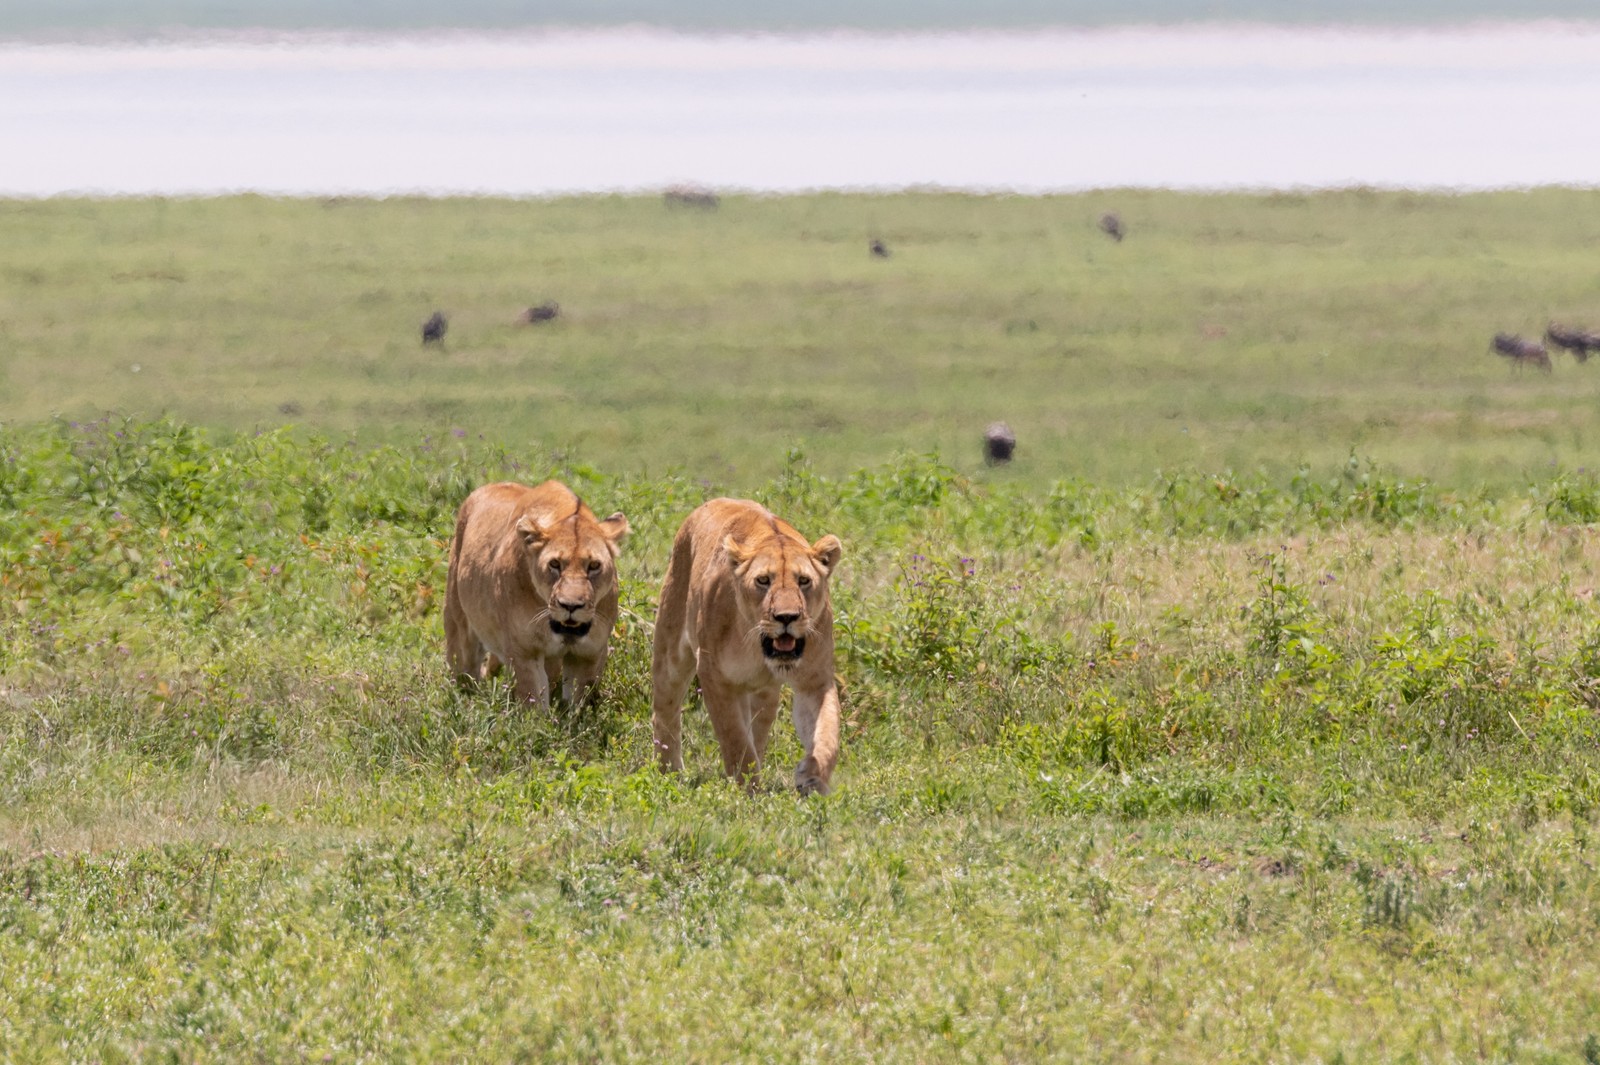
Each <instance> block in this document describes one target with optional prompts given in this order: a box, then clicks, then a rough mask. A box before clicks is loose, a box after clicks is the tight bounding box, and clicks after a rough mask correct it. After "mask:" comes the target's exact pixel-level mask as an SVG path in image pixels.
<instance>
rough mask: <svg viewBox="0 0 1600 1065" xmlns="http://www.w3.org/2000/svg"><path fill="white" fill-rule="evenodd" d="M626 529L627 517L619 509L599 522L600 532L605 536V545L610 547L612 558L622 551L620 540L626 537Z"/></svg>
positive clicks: (627, 526) (627, 527)
mask: <svg viewBox="0 0 1600 1065" xmlns="http://www.w3.org/2000/svg"><path fill="white" fill-rule="evenodd" d="M628 529H629V525H628V519H627V518H626V517H624V516H623V514H622V511H620V510H619V511H617V512H616V513H615V514H613V515H611V517H609V518H607V519H606V520H605V521H602V522H601V523H600V532H601V533H602V534H603V535H604V536H605V538H606V546H607V547H609V548H611V557H612V558H616V557H617V556H618V555H620V554H621V553H622V541H623V540H625V539H627V537H628Z"/></svg>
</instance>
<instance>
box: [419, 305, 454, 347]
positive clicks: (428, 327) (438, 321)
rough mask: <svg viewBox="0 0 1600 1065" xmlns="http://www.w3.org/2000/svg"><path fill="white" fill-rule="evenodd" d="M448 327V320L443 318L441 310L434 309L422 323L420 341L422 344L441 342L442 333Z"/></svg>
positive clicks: (442, 339) (442, 341)
mask: <svg viewBox="0 0 1600 1065" xmlns="http://www.w3.org/2000/svg"><path fill="white" fill-rule="evenodd" d="M449 328H450V322H449V320H448V319H446V318H445V316H444V312H443V311H434V312H433V314H431V315H429V316H428V320H427V321H426V322H423V323H422V342H423V343H424V344H443V343H444V335H445V333H446V332H447V331H448V330H449Z"/></svg>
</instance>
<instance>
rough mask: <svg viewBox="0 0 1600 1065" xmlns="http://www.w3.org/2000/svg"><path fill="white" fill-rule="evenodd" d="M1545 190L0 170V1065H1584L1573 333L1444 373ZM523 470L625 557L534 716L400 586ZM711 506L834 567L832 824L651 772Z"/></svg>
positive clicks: (1595, 1012) (1535, 234)
mask: <svg viewBox="0 0 1600 1065" xmlns="http://www.w3.org/2000/svg"><path fill="white" fill-rule="evenodd" d="M1590 203H1591V197H1589V196H1588V195H1586V194H1577V193H1561V192H1541V193H1534V194H1517V195H1504V196H1490V197H1462V198H1423V197H1413V196H1398V195H1396V196H1385V195H1370V194H1361V193H1344V194H1330V195H1327V196H1315V197H1310V198H1296V197H1260V198H1253V199H1252V198H1248V197H1216V198H1209V197H1182V196H1169V195H1157V194H1149V195H1146V194H1121V193H1119V194H1116V195H1115V196H1105V197H1084V198H1062V199H1048V200H1015V199H995V200H986V199H970V198H960V197H943V196H925V197H924V196H913V197H906V198H886V199H873V198H854V197H817V198H804V199H796V200H743V199H739V198H733V199H730V200H728V201H726V202H725V204H724V206H723V208H722V209H721V210H720V211H719V212H717V213H715V214H688V213H682V214H673V213H668V212H666V211H665V210H664V209H662V208H661V206H660V204H658V203H654V202H649V201H644V200H629V199H616V200H598V201H563V202H554V203H526V204H512V203H496V202H442V203H426V202H413V201H400V202H392V203H339V204H330V205H322V204H317V203H277V202H270V201H263V200H255V199H237V200H226V201H198V202H172V203H155V202H113V203H88V202H75V201H49V202H43V203H25V204H19V203H10V204H4V205H3V206H0V212H3V213H0V218H3V220H4V222H3V225H4V228H5V232H6V233H7V237H8V239H7V240H6V241H4V242H0V276H3V277H4V279H5V287H4V288H0V293H4V295H3V297H0V298H3V299H4V300H5V303H4V304H3V306H0V336H3V337H4V340H5V345H4V351H5V354H4V359H5V361H4V367H5V374H6V379H5V392H4V395H5V404H6V415H7V423H6V424H5V425H3V426H0V517H3V520H0V987H3V988H4V989H5V993H4V995H0V1060H7V1061H28V1062H36V1061H42V1062H51V1061H103V1062H117V1061H171V1060H176V1061H184V1062H201V1061H218V1062H220V1061H228V1062H235V1061H283V1060H333V1061H372V1062H379V1061H382V1062H391V1061H440V1060H485V1061H503V1060H509V1061H517V1060H521V1061H592V1060H607V1061H611V1060H615V1061H645V1060H650V1061H660V1060H684V1061H705V1062H714V1061H727V1060H776V1061H796V1062H800V1061H814V1060H822V1059H838V1060H847V1061H869V1060H870V1061H874V1062H878V1061H905V1062H926V1061H969V1060H970V1061H1019V1062H1021V1061H1038V1060H1099V1061H1126V1062H1142V1061H1187V1060H1228V1061H1259V1062H1279V1061H1308V1060H1309V1061H1324V1062H1333V1061H1344V1062H1357V1061H1379V1060H1381V1061H1418V1062H1423V1061H1426V1062H1448V1061H1484V1060H1493V1061H1511V1062H1557V1061H1560V1062H1567V1061H1600V1020H1597V1018H1600V961H1597V958H1596V953H1595V951H1594V950H1593V944H1594V942H1595V940H1596V935H1597V933H1600V875H1597V873H1596V870H1595V866H1594V855H1593V853H1592V852H1590V851H1589V850H1588V844H1589V842H1590V840H1591V838H1592V833H1593V831H1594V830H1595V827H1596V818H1597V814H1600V759H1597V747H1600V743H1597V741H1600V720H1597V716H1596V713H1597V708H1600V622H1597V621H1596V618H1595V609H1594V598H1595V589H1596V587H1597V581H1596V573H1597V572H1600V538H1597V537H1596V532H1595V526H1596V523H1600V477H1597V476H1596V475H1594V474H1591V473H1589V472H1586V471H1584V470H1582V469H1580V468H1579V467H1581V466H1582V465H1583V463H1584V461H1585V453H1584V450H1583V442H1584V439H1585V434H1586V433H1587V432H1588V431H1589V425H1590V420H1591V419H1592V418H1593V417H1594V415H1593V413H1592V411H1591V409H1590V407H1591V406H1592V405H1591V404H1589V402H1588V389H1589V387H1590V386H1589V378H1588V377H1587V376H1586V375H1587V373H1589V372H1591V371H1592V368H1586V367H1583V366H1577V365H1574V364H1573V363H1572V361H1571V360H1570V359H1565V360H1564V361H1559V360H1558V363H1557V366H1556V368H1555V371H1554V373H1553V374H1552V375H1550V376H1549V377H1548V378H1547V377H1544V376H1543V375H1538V374H1532V373H1529V374H1522V375H1517V374H1514V373H1512V372H1511V371H1509V370H1508V369H1507V368H1506V367H1505V366H1503V365H1501V364H1500V363H1499V362H1498V361H1497V360H1494V359H1493V358H1492V357H1491V356H1490V355H1489V354H1488V353H1487V351H1486V341H1487V336H1486V334H1487V333H1489V332H1492V331H1493V330H1494V329H1497V328H1520V329H1522V330H1524V331H1533V330H1535V329H1536V328H1537V327H1540V326H1542V324H1543V321H1544V317H1545V316H1546V315H1549V316H1555V317H1565V318H1572V319H1573V320H1575V321H1578V322H1582V320H1583V316H1584V311H1585V306H1586V305H1585V304H1584V302H1583V301H1584V299H1585V298H1586V296H1585V294H1586V293H1592V292H1593V289H1594V285H1593V280H1594V274H1593V270H1594V268H1593V267H1592V266H1591V265H1589V264H1587V263H1586V262H1585V261H1584V256H1583V244H1584V241H1585V240H1586V239H1588V238H1589V237H1592V236H1593V234H1589V233H1588V232H1587V230H1586V229H1585V226H1587V225H1589V224H1590V223H1587V222H1585V221H1584V214H1583V210H1584V209H1585V208H1586V207H1587V206H1588V205H1589V204H1590ZM1103 206H1115V207H1116V208H1117V209H1119V210H1120V211H1121V212H1122V214H1123V217H1124V219H1125V220H1126V221H1127V223H1128V226H1129V230H1130V235H1129V237H1128V240H1127V241H1126V242H1125V243H1123V244H1121V245H1115V244H1112V243H1110V242H1109V241H1107V240H1106V239H1105V238H1104V237H1103V236H1101V235H1099V234H1098V233H1097V232H1096V231H1095V229H1094V219H1095V218H1096V217H1097V214H1098V211H1099V210H1100V209H1101V208H1102V207H1103ZM869 234H879V235H882V236H883V238H884V239H885V240H887V241H888V242H889V243H890V245H891V247H892V249H893V251H894V255H893V256H892V257H891V258H890V259H889V260H887V261H874V260H872V259H871V258H870V257H868V256H867V254H866V248H865V244H866V238H867V236H868V235H869ZM763 249H766V250H765V251H764V250H763ZM807 278H809V279H810V280H806V279H807ZM545 298H554V299H558V300H560V301H561V303H562V307H563V318H562V319H561V320H559V321H558V322H556V323H554V324H553V325H551V326H549V327H538V328H526V327H522V328H519V327H517V326H515V325H514V324H513V323H512V321H511V319H512V318H513V317H514V315H515V312H516V311H517V310H518V309H520V307H522V306H526V305H527V304H529V303H534V302H538V301H539V300H541V299H545ZM1590 298H1592V296H1591V297H1590ZM433 306H442V307H444V308H446V309H447V310H448V311H450V312H451V313H452V327H451V333H450V337H449V340H448V342H447V345H446V348H445V350H444V351H442V352H441V351H437V350H434V349H429V350H427V351H424V350H422V349H421V347H420V345H419V344H418V341H417V336H416V329H417V326H418V324H419V323H420V321H421V319H422V318H423V317H424V316H425V315H426V313H427V311H429V310H431V309H432V307H433ZM1588 306H1589V307H1591V308H1592V307H1593V304H1592V303H1590V304H1589V305H1588ZM791 319H792V320H791ZM1015 321H1032V322H1033V323H1034V326H1035V328H1032V329H1027V330H1026V331H1023V330H1024V328H1025V327H1021V326H1018V327H1016V328H1012V329H1009V330H1008V328H1007V323H1010V322H1015ZM1210 326H1219V327H1221V328H1222V329H1223V330H1225V332H1218V331H1217V330H1216V329H1209V328H1207V327H1210ZM1319 351H1325V355H1324V357H1322V358H1319V357H1318V352H1319ZM1030 352H1031V354H1030ZM777 353H784V354H787V355H789V356H790V357H799V358H803V359H805V360H807V363H808V368H807V370H806V372H804V373H801V374H796V375H792V376H791V375H782V374H779V373H778V371H777V370H776V369H775V368H773V367H771V366H770V365H769V364H768V362H767V360H769V359H770V358H772V357H773V356H774V355H775V354H777ZM868 356H871V357H868ZM133 365H138V366H139V367H140V370H139V372H138V373H137V374H135V373H133V372H132V366H133ZM979 366H982V367H987V368H988V372H987V373H983V374H979V373H976V372H975V371H974V369H973V368H974V367H979ZM620 367H628V368H630V371H631V374H632V376H634V377H636V378H638V380H637V381H636V382H634V383H630V382H628V381H626V380H620V378H621V377H622V376H623V375H622V374H620V373H619V372H618V368H620ZM674 367H677V371H676V372H674ZM1091 369H1092V370H1093V371H1094V372H1090V371H1091ZM975 382H976V383H975ZM813 388H814V389H816V390H817V391H818V392H819V393H820V394H822V395H826V396H828V397H830V400H831V401H832V408H831V410H832V411H836V413H832V415H831V416H832V417H833V418H835V419H836V421H829V422H825V423H824V422H819V421H816V420H811V421H808V420H806V419H808V418H810V419H816V418H818V417H819V416H820V414H821V413H822V411H821V408H820V407H809V408H805V410H804V411H802V412H801V413H799V414H796V413H793V411H794V409H795V407H796V406H798V404H791V405H790V412H789V413H786V412H784V411H783V410H782V409H781V407H782V406H783V404H782V403H781V402H780V401H781V400H783V399H784V398H785V397H788V398H790V399H796V400H798V399H802V398H804V397H803V396H802V395H801V391H802V389H804V390H806V391H810V390H812V389H813ZM696 389H699V390H703V391H704V393H705V394H704V397H703V398H702V399H701V400H700V401H699V402H698V403H696V401H695V400H694V399H693V398H692V396H691V393H692V392H693V391H695V390H696ZM1046 392H1048V394H1044V393H1046ZM580 401H586V402H587V403H588V405H590V406H591V408H592V409H598V410H600V411H602V412H604V413H602V414H601V415H600V416H599V417H592V418H585V417H582V416H580V415H578V414H577V413H576V412H575V410H574V408H575V407H576V406H577V405H578V404H579V402H580ZM288 403H295V404H297V405H298V406H299V413H298V414H289V413H283V412H281V411H280V410H279V407H280V405H283V404H288ZM435 404H444V405H443V406H435ZM1163 404H1179V405H1181V406H1182V410H1183V411H1184V412H1186V413H1185V415H1184V417H1185V418H1186V419H1187V420H1185V421H1183V422H1182V423H1181V424H1178V425H1173V424H1172V423H1173V422H1174V421H1176V419H1172V418H1169V417H1168V416H1167V414H1166V413H1165V412H1166V408H1165V407H1164V406H1163ZM1252 404H1254V405H1255V406H1254V407H1252V406H1251V405H1252ZM1363 404H1369V405H1371V407H1372V408H1373V409H1374V410H1376V411H1380V412H1384V413H1383V414H1382V416H1381V417H1379V418H1376V419H1375V420H1371V421H1368V420H1367V419H1366V418H1365V417H1363V416H1360V412H1361V408H1362V405H1363ZM1280 407H1281V408H1282V409H1280ZM104 408H115V409H116V410H118V411H119V412H126V413H118V414H114V415H110V416H105V415H103V414H98V413H96V412H98V411H101V410H103V409H104ZM1257 408H1259V409H1260V410H1261V411H1262V412H1263V413H1261V414H1259V415H1257V416H1251V415H1250V414H1249V411H1250V410H1253V409H1257ZM52 411H60V412H62V413H63V415H65V416H64V417H63V418H60V419H51V418H49V417H48V415H49V413H50V412H52ZM162 411H165V412H166V416H157V414H158V412H162ZM730 411H731V412H737V417H733V418H730V419H729V424H728V425H727V427H726V428H721V427H719V419H720V418H722V417H724V416H726V415H727V414H728V412H730ZM807 411H808V412H809V413H807ZM1429 411H1433V412H1439V413H1436V414H1434V415H1433V416H1425V415H1426V412H1429ZM746 412H748V413H746ZM930 412H931V413H930ZM1030 412H1031V413H1030ZM1052 412H1054V413H1052ZM996 415H1000V416H1005V417H1007V418H1009V419H1010V420H1011V421H1012V423H1013V425H1015V426H1016V427H1017V429H1018V434H1019V436H1020V437H1021V438H1022V442H1023V443H1022V452H1021V458H1020V459H1019V461H1018V463H1016V464H1015V466H1014V467H1013V468H1010V469H1005V470H999V471H990V470H987V469H985V468H983V467H982V466H981V465H979V464H978V463H977V462H976V438H977V435H978V433H979V432H981V428H982V424H983V422H984V421H985V420H986V419H987V418H989V417H993V416H996ZM1552 426H1559V427H1560V428H1559V429H1558V430H1556V429H1552V428H1551V427H1552ZM1185 427H1186V428H1188V429H1189V430H1190V431H1189V433H1187V434H1183V433H1180V432H1178V430H1179V429H1181V428H1185ZM455 430H459V433H458V432H456V431H455ZM480 437H481V439H480ZM745 440H748V441H750V442H751V447H750V448H749V449H748V450H746V449H745V447H744V445H743V443H742V442H743V441H745ZM935 448H938V449H940V450H941V452H942V453H943V454H945V455H946V456H947V458H946V459H944V460H940V459H938V458H935V457H931V456H930V455H929V454H928V453H929V452H930V451H932V450H933V449H935ZM1552 462H1553V463H1554V466H1552V465H1551V463H1552ZM549 475H555V476H560V477H562V478H564V479H566V480H568V482H569V483H571V484H572V485H573V486H574V487H575V488H577V489H578V490H579V491H580V492H582V493H583V495H584V496H585V497H586V498H587V499H588V500H589V501H590V502H591V504H592V505H593V506H594V507H595V508H596V509H597V510H599V511H601V512H602V513H605V512H609V511H611V510H613V509H622V510H624V511H625V512H626V513H627V514H628V516H629V518H630V521H631V523H632V526H633V528H634V535H633V536H632V537H631V538H630V540H629V541H628V543H627V546H626V548H625V552H624V556H623V559H622V562H621V567H620V569H621V574H622V577H623V596H622V598H623V608H624V615H623V620H622V623H621V624H620V626H619V629H618V632H617V635H616V646H615V652H614V655H613V659H612V666H611V670H610V672H609V673H608V675H607V679H606V681H605V684H604V691H603V695H602V699H601V701H600V703H599V705H598V706H596V707H595V708H593V709H591V710H588V711H584V712H574V711H570V710H558V711H557V712H555V713H552V714H550V715H542V714H531V713H529V712H527V711H526V710H524V709H522V708H519V707H517V706H514V705H511V703H510V702H509V700H508V693H507V692H506V690H505V689H504V688H496V689H494V690H491V691H489V692H486V693H480V694H478V695H473V696H465V695H462V694H460V693H458V692H457V691H456V690H455V689H454V688H453V687H452V686H451V685H450V684H449V682H448V677H447V675H446V671H445V668H444V662H443V654H442V646H441V644H442V641H441V633H440V622H439V616H438V600H439V598H440V595H441V593H442V587H443V579H444V559H445V545H446V539H447V537H448V535H449V531H450V526H451V518H452V515H453V511H454V508H455V506H456V504H457V503H458V502H459V500H460V499H461V498H462V497H463V496H464V495H465V494H466V492H467V491H468V490H469V489H470V488H471V487H472V486H473V485H476V484H479V483H483V482H485V481H487V480H491V479H497V478H502V477H512V478H517V479H522V480H528V481H532V480H536V479H539V478H542V477H545V476H549ZM725 490H737V491H747V492H750V493H752V494H754V495H756V496H757V497H758V498H760V499H762V500H764V501H766V502H768V503H769V504H770V505H772V506H773V507H774V508H775V509H777V510H778V511H779V512H781V513H784V514H785V515H787V516H789V517H790V518H791V519H792V520H794V522H795V523H796V524H797V525H798V527H799V528H800V529H801V530H802V531H804V532H806V533H808V534H810V535H812V536H813V537H815V536H819V535H821V534H822V533H824V532H833V533H835V534H837V535H839V536H840V537H841V538H842V539H843V541H844V543H845V552H846V553H845V559H844V562H843V563H842V565H841V568H840V572H839V575H838V578H837V583H836V585H835V597H836V603H837V606H838V611H839V614H840V623H839V628H840V646H841V658H840V662H839V670H840V674H841V677H842V681H843V686H844V691H845V717H846V722H845V729H844V732H845V758H844V761H843V763H842V765H841V767H840V770H839V774H838V776H837V778H836V783H837V790H836V792H835V793H834V794H833V795H831V796H829V797H827V798H826V799H818V800H807V801H801V800H799V799H797V798H796V797H795V796H794V795H793V794H792V792H791V791H789V790H788V789H786V788H784V787H783V781H784V780H785V779H786V778H787V769H788V767H789V766H791V765H792V764H793V763H794V762H795V761H796V760H797V759H798V750H797V744H796V743H795V742H794V739H793V737H792V735H786V734H784V733H783V731H782V729H780V730H779V733H778V741H777V749H776V750H775V752H774V759H773V772H772V773H771V774H770V785H769V786H768V787H766V788H764V789H762V790H761V791H760V792H758V793H757V794H755V795H745V794H743V793H741V792H739V791H738V790H737V789H734V788H732V787H730V786H729V785H727V784H725V783H724V782H723V781H722V780H721V779H720V776H719V773H718V771H717V764H718V760H717V757H716V754H715V747H714V743H713V741H712V739H711V736H710V730H709V728H708V726H707V725H706V722H705V718H704V714H703V713H699V712H697V711H691V713H690V714H689V715H687V717H686V727H687V734H686V757H687V761H688V763H689V771H688V772H687V774H686V775H685V776H684V778H682V779H674V778H667V777H663V776H661V775H660V774H658V773H656V772H655V770H654V769H653V768H652V767H651V763H650V756H649V724H648V683H649V682H648V665H649V663H648V656H649V642H650V619H651V618H652V617H653V613H654V597H655V594H656V590H657V588H658V586H659V582H660V578H661V575H662V571H663V568H664V564H665V561H666V553H667V547H668V544H669V543H670V539H671V535H672V533H673V531H674V529H675V527H676V525H677V523H678V522H679V521H680V520H681V519H682V517H683V516H684V515H685V514H686V513H687V512H688V511H689V510H690V509H691V508H692V507H693V506H694V505H695V504H697V503H698V502H699V501H700V500H702V499H704V498H706V497H707V496H708V495H710V494H715V493H718V492H721V491H725Z"/></svg>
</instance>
